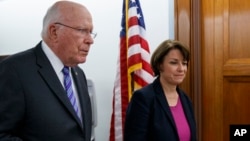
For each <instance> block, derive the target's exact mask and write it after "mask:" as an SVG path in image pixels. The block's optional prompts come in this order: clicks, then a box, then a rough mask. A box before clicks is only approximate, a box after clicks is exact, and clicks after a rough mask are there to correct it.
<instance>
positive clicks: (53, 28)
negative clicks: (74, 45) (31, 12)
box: [48, 24, 59, 41]
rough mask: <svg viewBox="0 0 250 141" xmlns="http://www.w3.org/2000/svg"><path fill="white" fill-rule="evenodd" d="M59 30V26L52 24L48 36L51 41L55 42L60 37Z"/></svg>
mask: <svg viewBox="0 0 250 141" xmlns="http://www.w3.org/2000/svg"><path fill="white" fill-rule="evenodd" d="M58 28H59V26H56V25H55V24H51V25H50V26H49V27H48V34H49V37H50V39H51V40H53V41H55V40H57V37H58Z"/></svg>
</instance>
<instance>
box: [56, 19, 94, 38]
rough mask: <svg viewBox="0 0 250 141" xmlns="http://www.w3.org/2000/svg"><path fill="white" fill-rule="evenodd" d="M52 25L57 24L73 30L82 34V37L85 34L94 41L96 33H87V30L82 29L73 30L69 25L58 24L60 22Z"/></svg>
mask: <svg viewBox="0 0 250 141" xmlns="http://www.w3.org/2000/svg"><path fill="white" fill-rule="evenodd" d="M54 24H58V25H62V26H65V27H68V28H71V29H74V30H76V31H79V32H80V33H82V34H83V35H85V34H90V36H91V38H92V39H95V37H96V36H97V33H95V32H90V31H88V29H84V28H75V27H72V26H69V25H66V24H62V23H60V22H55V23H54Z"/></svg>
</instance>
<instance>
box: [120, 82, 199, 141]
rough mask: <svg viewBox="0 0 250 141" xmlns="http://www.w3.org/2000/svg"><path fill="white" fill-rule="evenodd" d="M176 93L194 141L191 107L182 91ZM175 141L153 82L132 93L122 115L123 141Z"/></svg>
mask: <svg viewBox="0 0 250 141" xmlns="http://www.w3.org/2000/svg"><path fill="white" fill-rule="evenodd" d="M177 92H178V94H179V98H180V100H181V102H182V106H183V110H184V112H185V115H186V117H187V121H188V124H189V127H190V131H191V141H196V125H195V118H194V112H193V108H192V104H191V102H190V100H189V98H188V97H187V95H185V93H184V92H183V91H181V90H180V89H179V88H177ZM178 140H179V137H178V133H177V128H176V125H175V122H174V119H173V116H172V113H171V110H170V107H169V105H168V102H167V100H166V98H165V96H164V92H163V89H162V86H161V84H160V81H159V78H157V79H156V80H154V82H153V83H152V84H149V85H148V86H146V87H144V88H142V89H140V90H137V91H135V92H134V94H133V96H132V98H131V101H130V103H129V106H128V109H127V113H126V119H125V129H124V141H178Z"/></svg>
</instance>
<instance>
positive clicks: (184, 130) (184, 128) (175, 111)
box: [170, 98, 191, 141]
mask: <svg viewBox="0 0 250 141" xmlns="http://www.w3.org/2000/svg"><path fill="white" fill-rule="evenodd" d="M170 109H171V112H172V115H173V117H174V121H175V125H176V127H177V132H178V135H179V140H180V141H190V139H191V136H190V128H189V125H188V122H187V118H186V116H185V114H184V111H183V108H182V104H181V100H180V98H178V101H177V104H176V106H171V107H170Z"/></svg>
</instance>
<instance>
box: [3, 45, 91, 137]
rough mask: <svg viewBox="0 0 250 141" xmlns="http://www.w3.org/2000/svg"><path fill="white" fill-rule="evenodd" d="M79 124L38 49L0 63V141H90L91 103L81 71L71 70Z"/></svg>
mask: <svg viewBox="0 0 250 141" xmlns="http://www.w3.org/2000/svg"><path fill="white" fill-rule="evenodd" d="M72 76H73V79H74V82H75V84H76V88H77V91H78V94H79V101H80V106H81V110H82V121H83V122H82V123H81V121H80V120H79V118H78V117H77V115H76V113H75V111H74V109H73V107H72V105H71V103H70V101H69V99H68V97H67V95H66V92H65V90H64V88H63V86H62V84H61V83H60V81H59V79H58V77H57V75H56V73H55V71H54V69H53V68H52V66H51V64H50V62H49V60H48V58H47V57H46V55H45V54H44V52H43V50H42V48H41V42H40V43H39V44H38V45H37V46H36V47H35V48H32V49H29V50H27V51H24V52H22V53H18V54H15V55H12V56H10V57H8V58H7V59H6V60H4V61H2V62H1V63H0V141H3V140H4V141H5V140H8V141H9V140H12V141H90V138H91V121H92V120H91V119H92V113H91V104H90V98H89V95H88V87H87V82H86V77H85V74H84V72H83V71H82V70H81V69H80V68H79V67H74V68H72Z"/></svg>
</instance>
